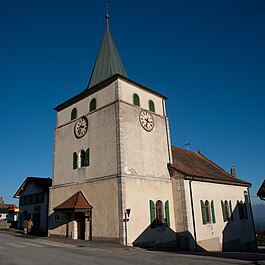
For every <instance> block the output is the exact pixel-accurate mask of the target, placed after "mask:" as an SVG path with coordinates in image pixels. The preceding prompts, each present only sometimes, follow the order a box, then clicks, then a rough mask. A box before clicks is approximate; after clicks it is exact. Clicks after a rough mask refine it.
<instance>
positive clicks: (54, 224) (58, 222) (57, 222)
mask: <svg viewBox="0 0 265 265" xmlns="http://www.w3.org/2000/svg"><path fill="white" fill-rule="evenodd" d="M48 218H49V219H48V220H49V226H48V229H49V230H53V229H56V228H58V227H60V226H63V225H66V229H67V223H70V222H71V221H73V220H74V217H72V218H71V216H70V215H67V214H63V213H61V214H60V219H57V218H56V213H52V214H50V215H49V217H48ZM66 233H67V232H66Z"/></svg>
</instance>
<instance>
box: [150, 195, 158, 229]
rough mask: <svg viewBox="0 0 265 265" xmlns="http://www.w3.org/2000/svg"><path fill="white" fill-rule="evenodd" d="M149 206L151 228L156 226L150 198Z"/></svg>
mask: <svg viewBox="0 0 265 265" xmlns="http://www.w3.org/2000/svg"><path fill="white" fill-rule="evenodd" d="M149 206H150V222H151V228H154V227H155V226H156V224H155V219H156V208H155V203H154V202H153V201H152V200H150V201H149Z"/></svg>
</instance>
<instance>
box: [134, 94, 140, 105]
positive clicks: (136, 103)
mask: <svg viewBox="0 0 265 265" xmlns="http://www.w3.org/2000/svg"><path fill="white" fill-rule="evenodd" d="M133 105H136V106H139V107H140V98H139V96H138V95H137V94H133Z"/></svg>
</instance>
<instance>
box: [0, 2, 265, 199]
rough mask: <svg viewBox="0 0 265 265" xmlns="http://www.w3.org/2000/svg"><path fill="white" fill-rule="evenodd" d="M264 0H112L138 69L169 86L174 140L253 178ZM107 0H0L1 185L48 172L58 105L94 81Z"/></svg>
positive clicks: (264, 157) (261, 153) (116, 27)
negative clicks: (94, 69) (92, 76)
mask: <svg viewBox="0 0 265 265" xmlns="http://www.w3.org/2000/svg"><path fill="white" fill-rule="evenodd" d="M264 13H265V2H264V1H262V0H253V1H249V0H238V1H228V0H227V1H226V0H222V1H221V0H220V1H218V0H216V1H212V0H209V1H206V0H205V1H204V0H200V1H198V0H185V1H184V0H182V1H177V0H164V1H158V0H152V1H151V0H150V1H149V0H145V1H142V0H141V1H140V0H135V1H121V0H113V1H110V30H111V34H112V37H113V39H114V41H115V44H116V46H117V48H118V51H119V53H120V56H121V58H122V61H123V64H124V66H125V69H126V71H127V74H128V76H129V78H130V79H132V80H134V81H136V82H137V83H140V84H142V85H144V86H147V87H149V88H151V89H153V90H155V91H157V92H160V93H162V94H164V95H166V96H167V97H168V101H167V115H168V117H169V121H170V128H171V141H172V144H173V145H176V146H179V147H182V148H185V143H187V142H189V143H191V145H190V150H192V151H198V149H199V150H200V151H201V153H202V154H204V155H205V156H207V157H208V158H209V159H211V160H213V161H214V162H215V163H217V164H219V165H220V166H221V167H223V168H224V169H225V170H227V171H229V170H230V168H231V166H234V167H235V168H236V171H237V176H238V177H239V178H241V179H244V180H246V181H249V182H251V183H252V188H251V189H250V191H251V195H252V196H253V197H252V201H253V203H260V202H261V201H260V200H259V199H258V198H256V197H255V195H256V193H257V190H258V188H259V186H260V185H261V183H262V181H263V180H264V178H265V91H264V89H265V63H264V62H265V49H264V47H265V16H264ZM104 16H105V1H103V0H102V1H99V0H94V1H92V0H91V1H87V0H77V1H73V0H71V1H70V0H53V1H52V0H46V1H33V0H25V1H21V0H0V34H1V41H0V58H1V60H0V70H1V71H0V88H1V100H2V102H1V105H0V111H1V115H0V123H1V130H0V138H1V153H0V159H1V167H0V178H1V186H0V196H3V197H4V199H5V201H6V202H7V203H12V202H17V200H15V199H13V198H12V197H13V195H14V193H15V192H16V191H17V189H18V188H19V186H20V185H21V184H22V182H23V181H24V180H25V178H26V177H27V176H42V177H49V176H52V158H53V132H54V128H55V124H56V113H55V111H53V108H54V107H55V106H57V105H59V104H60V103H62V102H64V101H65V100H67V99H68V98H70V97H72V96H74V95H76V94H77V93H79V92H81V91H82V90H83V89H85V88H86V86H87V84H88V81H89V78H90V74H91V71H92V68H93V65H94V62H95V59H96V56H97V53H98V49H99V45H100V43H101V40H102V38H103V34H104V30H105V18H104Z"/></svg>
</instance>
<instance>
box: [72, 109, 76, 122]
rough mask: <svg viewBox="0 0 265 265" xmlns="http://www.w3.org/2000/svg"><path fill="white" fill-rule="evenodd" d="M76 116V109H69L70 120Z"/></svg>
mask: <svg viewBox="0 0 265 265" xmlns="http://www.w3.org/2000/svg"><path fill="white" fill-rule="evenodd" d="M76 117H77V109H76V108H73V109H72V111H71V121H72V120H74V119H76Z"/></svg>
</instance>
